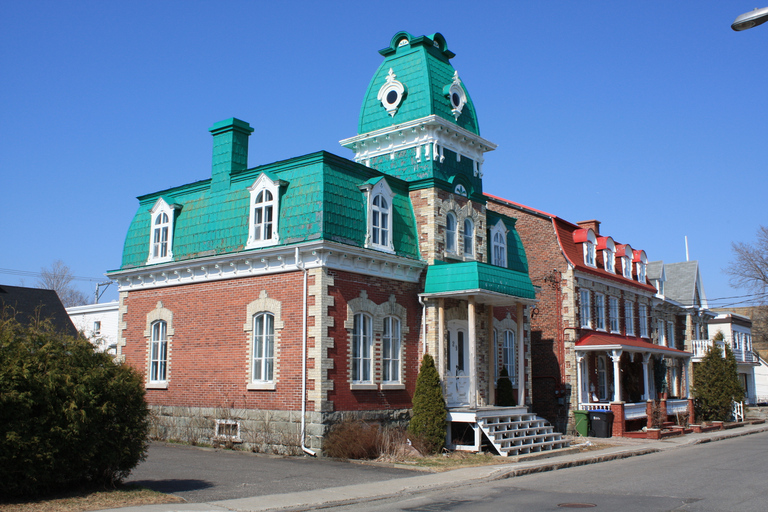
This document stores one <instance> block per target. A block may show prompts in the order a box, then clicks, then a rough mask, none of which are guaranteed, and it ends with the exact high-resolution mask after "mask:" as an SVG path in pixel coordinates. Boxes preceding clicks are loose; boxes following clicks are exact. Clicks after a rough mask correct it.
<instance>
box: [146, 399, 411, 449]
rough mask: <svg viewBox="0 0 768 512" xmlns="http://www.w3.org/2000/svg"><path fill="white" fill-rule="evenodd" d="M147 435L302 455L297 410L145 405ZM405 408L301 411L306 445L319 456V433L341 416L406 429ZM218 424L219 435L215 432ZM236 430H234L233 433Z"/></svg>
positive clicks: (324, 432) (323, 432)
mask: <svg viewBox="0 0 768 512" xmlns="http://www.w3.org/2000/svg"><path fill="white" fill-rule="evenodd" d="M149 408H150V423H151V428H150V437H151V438H152V439H156V440H162V441H177V442H182V443H188V444H191V445H209V446H225V447H228V448H232V447H235V446H237V447H238V448H239V449H243V450H247V451H253V452H256V453H274V454H279V455H301V454H302V453H303V451H302V448H301V411H268V410H256V409H227V408H209V407H170V406H150V407H149ZM410 418H411V411H410V409H400V410H391V411H390V410H386V411H338V412H325V413H322V412H307V413H306V446H307V448H309V449H311V450H312V451H314V452H316V453H317V454H318V455H322V448H323V437H324V436H325V434H326V433H327V432H328V430H329V429H330V428H331V427H332V426H333V425H335V424H336V423H340V422H341V421H343V420H346V419H359V420H362V421H366V422H372V423H379V424H382V425H386V426H398V427H407V426H408V422H409V421H410ZM217 424H219V434H220V435H218V436H217V435H216V434H217ZM235 433H236V434H235Z"/></svg>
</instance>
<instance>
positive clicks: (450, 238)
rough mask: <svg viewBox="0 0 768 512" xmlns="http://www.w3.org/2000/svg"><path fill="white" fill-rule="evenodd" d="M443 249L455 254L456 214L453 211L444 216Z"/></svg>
mask: <svg viewBox="0 0 768 512" xmlns="http://www.w3.org/2000/svg"><path fill="white" fill-rule="evenodd" d="M445 250H446V252H450V253H453V254H456V215H454V214H453V212H448V214H447V215H446V216H445Z"/></svg>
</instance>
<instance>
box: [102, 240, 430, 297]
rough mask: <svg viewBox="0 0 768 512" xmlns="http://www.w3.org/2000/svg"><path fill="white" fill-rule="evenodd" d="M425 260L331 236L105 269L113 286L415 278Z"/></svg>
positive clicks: (127, 288)
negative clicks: (340, 275) (303, 276)
mask: <svg viewBox="0 0 768 512" xmlns="http://www.w3.org/2000/svg"><path fill="white" fill-rule="evenodd" d="M426 266H427V263H426V262H424V261H420V260H412V259H408V258H403V257H402V256H397V255H394V254H388V253H384V252H380V251H376V250H370V249H360V248H358V247H352V246H348V245H344V244H339V243H335V242H323V241H319V242H310V243H306V244H301V245H294V246H279V247H270V248H266V249H259V250H254V251H244V252H239V253H236V254H222V255H219V256H210V257H206V258H197V259H194V260H186V261H174V262H170V263H163V264H159V265H151V266H147V267H140V268H136V269H130V270H118V271H115V272H110V273H109V274H108V275H109V277H110V278H111V279H113V280H115V281H117V283H118V286H119V291H121V292H123V291H133V290H144V289H150V288H163V287H166V286H179V285H184V284H191V283H204V282H211V281H221V280H225V279H236V278H240V277H253V276H259V275H269V274H278V273H281V272H295V271H298V270H301V269H302V268H307V269H311V268H322V267H324V268H329V269H333V270H344V271H348V272H355V273H358V274H364V275H369V276H374V277H381V278H386V279H394V280H397V281H407V282H410V283H416V282H418V281H419V277H420V276H421V271H422V269H423V268H424V267H426Z"/></svg>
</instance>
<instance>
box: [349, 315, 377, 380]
mask: <svg viewBox="0 0 768 512" xmlns="http://www.w3.org/2000/svg"><path fill="white" fill-rule="evenodd" d="M371 324H372V322H371V317H370V316H368V315H365V314H363V313H357V314H356V315H355V320H354V327H353V328H352V382H353V383H371V382H373V379H372V376H371V374H372V371H371V370H372V362H373V360H372V358H371V352H372V347H373V333H372V331H373V328H372V325H371Z"/></svg>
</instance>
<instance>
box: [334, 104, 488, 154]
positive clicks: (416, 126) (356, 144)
mask: <svg viewBox="0 0 768 512" xmlns="http://www.w3.org/2000/svg"><path fill="white" fill-rule="evenodd" d="M339 143H340V144H341V145H342V146H344V147H345V148H349V149H351V150H352V151H354V152H355V161H356V162H360V163H366V162H367V161H368V160H370V159H371V158H375V157H378V156H381V155H394V153H395V152H397V151H403V150H406V149H410V148H416V147H418V148H419V151H418V152H417V155H416V158H417V160H420V159H421V158H425V159H432V160H436V159H439V158H442V156H443V154H442V153H443V152H442V150H441V149H440V148H446V149H450V150H451V151H453V152H454V153H457V154H459V155H461V156H463V157H466V158H470V159H471V160H474V161H476V162H478V163H482V162H483V154H484V153H486V152H488V151H493V150H494V149H496V144H494V143H493V142H491V141H488V140H486V139H484V138H482V137H480V136H479V135H475V134H474V133H472V132H470V131H469V130H465V129H464V128H462V127H460V126H458V125H456V124H453V123H452V122H450V121H448V120H447V119H443V118H442V117H440V116H437V115H434V114H433V115H429V116H426V117H422V118H420V119H415V120H413V121H408V122H407V123H403V124H396V125H392V126H388V127H386V128H382V129H380V130H376V131H373V132H369V133H364V134H362V135H357V136H355V137H350V138H349V139H344V140H341V141H339ZM422 148H423V149H422Z"/></svg>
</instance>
